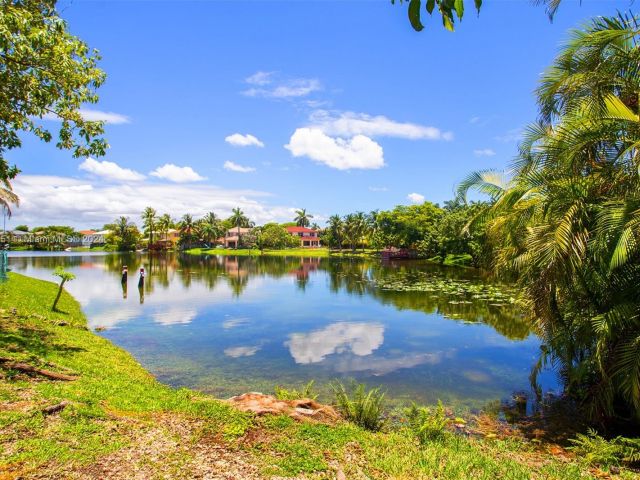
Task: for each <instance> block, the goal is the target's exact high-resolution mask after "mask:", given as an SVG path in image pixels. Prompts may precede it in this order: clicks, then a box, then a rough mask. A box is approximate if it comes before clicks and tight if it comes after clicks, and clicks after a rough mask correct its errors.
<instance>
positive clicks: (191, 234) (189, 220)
mask: <svg viewBox="0 0 640 480" xmlns="http://www.w3.org/2000/svg"><path fill="white" fill-rule="evenodd" d="M178 228H179V230H180V243H181V244H182V245H186V246H187V248H190V247H191V246H192V245H193V240H194V238H196V236H197V224H196V222H195V221H194V220H193V215H191V214H190V213H185V214H184V215H183V216H182V219H181V220H180V223H179V224H178Z"/></svg>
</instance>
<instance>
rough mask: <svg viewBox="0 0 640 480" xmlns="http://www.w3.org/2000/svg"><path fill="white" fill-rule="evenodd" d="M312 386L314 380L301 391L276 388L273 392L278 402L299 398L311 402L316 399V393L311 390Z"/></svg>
mask: <svg viewBox="0 0 640 480" xmlns="http://www.w3.org/2000/svg"><path fill="white" fill-rule="evenodd" d="M314 384H315V380H311V381H310V382H309V383H307V384H306V385H304V386H303V387H302V389H301V390H297V389H295V388H292V389H287V388H284V387H280V386H276V387H275V388H274V391H275V394H276V398H277V399H278V400H299V399H301V398H310V399H311V400H315V399H317V398H318V393H316V392H315V390H314V388H313V386H314Z"/></svg>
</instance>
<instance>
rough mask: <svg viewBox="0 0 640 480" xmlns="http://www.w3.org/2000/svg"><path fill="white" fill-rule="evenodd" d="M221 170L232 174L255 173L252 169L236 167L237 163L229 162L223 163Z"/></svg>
mask: <svg viewBox="0 0 640 480" xmlns="http://www.w3.org/2000/svg"><path fill="white" fill-rule="evenodd" d="M223 168H224V169H225V170H230V171H232V172H239V173H251V172H255V171H256V169H255V168H253V167H245V166H243V165H238V164H237V163H234V162H230V161H229V160H227V161H226V162H224V165H223Z"/></svg>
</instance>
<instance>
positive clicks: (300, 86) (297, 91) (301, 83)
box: [242, 71, 322, 99]
mask: <svg viewBox="0 0 640 480" xmlns="http://www.w3.org/2000/svg"><path fill="white" fill-rule="evenodd" d="M245 83H247V84H248V85H251V88H248V89H247V90H245V91H243V92H242V94H243V95H245V96H247V97H266V98H280V99H286V98H299V97H305V96H307V95H309V94H310V93H313V92H316V91H318V90H322V84H321V83H320V80H318V79H317V78H282V77H281V76H278V75H276V74H275V73H274V72H261V71H260V72H256V73H254V74H253V75H251V76H250V77H247V78H246V79H245Z"/></svg>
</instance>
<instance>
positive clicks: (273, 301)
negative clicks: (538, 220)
mask: <svg viewBox="0 0 640 480" xmlns="http://www.w3.org/2000/svg"><path fill="white" fill-rule="evenodd" d="M9 265H10V268H11V269H12V270H13V271H15V272H18V273H22V274H26V275H29V276H32V277H37V278H41V279H45V280H51V281H53V280H55V278H54V277H53V276H52V275H51V272H52V270H53V269H54V268H55V267H56V266H58V265H62V266H64V267H65V268H66V269H68V270H69V271H71V272H73V273H74V274H75V275H76V280H74V281H72V282H70V283H68V284H67V285H66V286H65V288H67V289H68V291H69V292H70V293H71V294H73V295H74V297H75V298H76V299H77V300H78V301H79V302H80V303H81V305H82V308H83V310H84V312H85V313H86V315H87V317H88V321H89V326H90V328H92V329H97V330H98V333H99V335H102V336H104V337H105V338H108V339H109V340H111V341H112V342H113V343H115V344H116V345H119V346H121V347H122V348H124V349H126V350H127V351H129V352H131V354H132V355H134V357H135V358H136V359H137V360H138V361H139V362H140V363H141V364H142V365H143V366H144V367H145V368H146V369H148V370H149V371H150V372H151V373H152V374H153V375H155V376H156V377H157V378H158V379H159V380H160V381H162V382H164V383H167V384H170V385H173V386H177V387H182V386H184V387H190V388H195V389H198V390H201V391H203V392H207V393H211V394H213V395H215V396H217V397H229V396H232V395H236V394H240V393H244V392H247V391H262V392H265V393H267V392H272V391H273V388H274V386H276V385H281V386H285V387H292V386H298V387H299V386H301V385H302V384H303V383H306V382H308V381H309V380H311V379H315V381H316V385H317V387H318V390H319V391H320V392H321V393H325V394H326V393H327V391H328V390H327V385H328V383H329V382H331V381H332V380H334V379H340V380H350V379H355V380H357V381H362V382H365V383H367V384H368V385H371V386H378V385H381V386H382V387H383V389H384V390H386V391H387V392H388V393H387V395H388V397H389V398H390V399H391V400H392V401H394V402H395V401H397V402H407V401H416V402H419V403H432V402H435V401H437V400H439V399H440V400H442V401H443V402H444V403H446V404H452V405H458V406H463V407H469V408H473V409H477V408H483V407H486V406H487V405H490V404H495V402H496V401H497V400H502V399H506V398H510V397H511V395H512V394H513V393H514V392H516V391H524V392H529V391H530V386H529V380H528V376H529V372H530V370H531V367H532V365H533V364H534V362H535V360H536V357H537V354H538V351H539V345H540V342H539V340H538V339H537V337H535V335H533V334H532V332H531V331H530V327H529V324H528V322H526V321H525V320H524V319H523V317H522V315H521V313H520V312H519V311H518V309H517V307H516V306H515V305H514V303H513V297H514V295H515V292H514V291H513V289H512V287H510V286H507V285H497V284H493V283H491V282H489V281H488V280H487V279H486V278H483V276H482V274H480V273H479V272H477V271H475V270H473V269H464V268H456V267H440V266H438V265H433V264H427V263H424V262H420V261H398V262H391V263H389V264H383V263H381V262H380V261H379V260H361V259H353V260H346V259H335V260H334V259H327V258H299V257H238V256H202V257H200V256H189V255H179V254H167V255H160V256H157V255H148V254H126V255H125V254H85V253H58V254H47V253H37V252H10V258H9ZM122 265H127V266H128V268H129V279H128V282H127V284H126V285H124V286H123V285H122V284H121V268H122ZM140 267H144V268H145V269H146V271H147V276H146V279H145V282H144V287H143V288H142V289H139V288H138V273H137V272H138V270H139V268H140ZM542 382H543V386H544V387H546V388H553V387H555V385H554V383H553V375H550V374H547V375H543V376H542Z"/></svg>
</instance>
